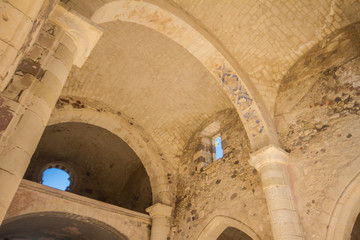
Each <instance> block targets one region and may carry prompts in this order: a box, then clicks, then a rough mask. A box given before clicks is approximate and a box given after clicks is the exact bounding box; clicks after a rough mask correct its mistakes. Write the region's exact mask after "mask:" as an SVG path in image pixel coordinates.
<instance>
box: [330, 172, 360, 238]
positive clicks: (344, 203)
mask: <svg viewBox="0 0 360 240" xmlns="http://www.w3.org/2000/svg"><path fill="white" fill-rule="evenodd" d="M359 186H360V172H358V173H357V174H356V175H355V176H354V177H353V178H352V179H351V180H350V182H349V183H348V184H347V185H346V187H345V189H344V191H343V192H342V193H341V195H340V197H339V198H338V199H337V201H336V203H335V207H334V208H333V210H332V212H331V215H330V221H329V224H328V231H327V233H326V240H337V239H344V240H345V239H350V236H351V232H352V229H353V226H354V223H355V221H356V218H357V216H358V215H359V213H360V188H359Z"/></svg>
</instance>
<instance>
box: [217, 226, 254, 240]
mask: <svg viewBox="0 0 360 240" xmlns="http://www.w3.org/2000/svg"><path fill="white" fill-rule="evenodd" d="M217 240H252V238H251V237H249V236H248V235H247V234H246V233H244V232H242V231H240V230H239V229H237V228H234V227H228V228H226V229H225V230H224V231H223V232H222V233H221V234H220V236H219V237H218V238H217Z"/></svg>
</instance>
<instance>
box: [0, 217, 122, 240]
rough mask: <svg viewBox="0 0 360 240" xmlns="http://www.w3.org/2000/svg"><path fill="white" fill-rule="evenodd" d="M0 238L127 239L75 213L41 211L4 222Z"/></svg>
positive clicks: (50, 239)
mask: <svg viewBox="0 0 360 240" xmlns="http://www.w3.org/2000/svg"><path fill="white" fill-rule="evenodd" d="M0 239H1V240H19V239H21V240H34V239H46V240H99V239H106V240H126V239H128V238H127V237H125V236H124V235H122V234H121V233H119V232H118V231H116V230H115V229H113V228H112V227H110V226H108V225H106V224H104V223H102V222H99V221H96V220H94V219H90V218H84V217H80V216H77V215H74V214H65V213H64V214H63V213H38V214H29V215H24V216H20V217H16V218H14V219H10V220H7V221H5V222H4V223H3V224H2V225H1V227H0Z"/></svg>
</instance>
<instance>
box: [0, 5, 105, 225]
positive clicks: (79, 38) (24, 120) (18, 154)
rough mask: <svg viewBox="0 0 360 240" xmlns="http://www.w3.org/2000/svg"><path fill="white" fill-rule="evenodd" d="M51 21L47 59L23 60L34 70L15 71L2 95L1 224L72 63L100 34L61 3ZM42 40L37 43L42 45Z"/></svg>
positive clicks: (81, 59) (80, 58)
mask: <svg viewBox="0 0 360 240" xmlns="http://www.w3.org/2000/svg"><path fill="white" fill-rule="evenodd" d="M49 20H50V21H51V22H52V24H55V25H56V26H57V28H59V29H60V30H59V31H58V32H57V34H56V36H57V37H56V38H55V39H53V40H52V41H50V42H51V44H50V45H51V46H50V47H49V46H48V49H46V52H48V54H47V56H46V57H45V59H46V60H44V61H43V62H42V63H41V64H40V63H37V62H35V61H33V60H32V59H31V58H30V57H29V59H25V60H26V61H23V63H24V62H25V63H26V64H32V65H31V66H30V68H29V67H28V68H27V67H26V66H25V67H24V66H22V68H25V69H30V70H29V73H26V74H25V75H24V76H21V77H17V78H16V79H15V76H14V78H13V81H12V82H11V84H10V85H9V86H8V87H7V88H6V90H5V91H4V92H2V93H1V95H0V192H1V194H0V223H1V222H2V220H3V219H4V217H5V214H6V211H7V209H8V207H9V205H10V203H11V201H12V199H13V197H14V195H15V192H16V191H17V188H18V186H19V184H20V182H21V180H22V178H23V176H24V174H25V171H26V168H27V166H28V164H29V161H30V159H31V157H32V155H33V153H34V151H35V149H36V146H37V144H38V142H39V140H40V137H41V135H42V133H43V131H44V129H45V127H46V125H47V122H48V120H49V117H50V114H51V112H52V110H53V108H54V106H55V104H56V101H57V99H58V98H59V96H60V93H61V91H62V88H63V86H64V84H65V82H66V79H67V76H68V74H69V72H70V70H71V67H72V65H73V64H77V65H78V66H81V64H82V63H83V62H84V61H85V59H86V57H87V56H88V54H89V53H90V51H91V49H92V48H93V47H94V46H95V44H96V42H97V40H98V39H99V37H100V36H101V31H100V30H98V29H97V28H96V27H93V26H92V25H90V24H89V23H88V22H86V21H84V20H83V19H82V18H79V17H77V16H75V15H74V14H71V13H69V12H67V11H66V10H65V9H63V8H61V7H59V6H57V7H56V8H55V10H54V12H53V13H52V15H51V16H50V18H49ZM41 42H43V41H42V40H40V39H39V40H38V43H39V44H38V45H37V47H39V46H40V47H41V44H40V43H41ZM45 45H46V44H45ZM42 46H43V47H44V45H42ZM79 46H80V47H79ZM34 47H35V46H34ZM30 52H32V51H30ZM30 55H31V54H30ZM26 64H25V65H26ZM20 65H21V64H20ZM20 65H19V67H20ZM20 68H21V67H20Z"/></svg>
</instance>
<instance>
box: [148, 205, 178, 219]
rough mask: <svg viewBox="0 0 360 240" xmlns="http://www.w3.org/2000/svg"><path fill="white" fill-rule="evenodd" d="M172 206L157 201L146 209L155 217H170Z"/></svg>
mask: <svg viewBox="0 0 360 240" xmlns="http://www.w3.org/2000/svg"><path fill="white" fill-rule="evenodd" d="M171 210H172V207H170V206H168V205H164V204H161V203H156V204H154V205H152V206H150V207H148V208H147V209H146V212H148V213H149V214H150V217H151V218H154V217H170V216H171Z"/></svg>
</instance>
